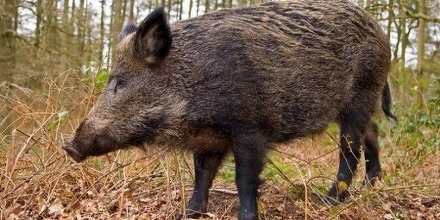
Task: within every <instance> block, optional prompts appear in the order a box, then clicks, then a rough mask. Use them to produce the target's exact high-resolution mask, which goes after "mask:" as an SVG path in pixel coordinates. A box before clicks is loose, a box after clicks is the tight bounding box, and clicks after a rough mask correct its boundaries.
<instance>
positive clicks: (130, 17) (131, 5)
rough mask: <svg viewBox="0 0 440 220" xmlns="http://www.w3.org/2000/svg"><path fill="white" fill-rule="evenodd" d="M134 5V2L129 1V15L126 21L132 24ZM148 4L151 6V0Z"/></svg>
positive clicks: (132, 0)
mask: <svg viewBox="0 0 440 220" xmlns="http://www.w3.org/2000/svg"><path fill="white" fill-rule="evenodd" d="M134 3H135V2H134V0H130V13H129V15H128V20H129V21H130V22H133V21H134V8H135V5H134ZM148 4H150V5H151V0H150V1H149V3H148Z"/></svg>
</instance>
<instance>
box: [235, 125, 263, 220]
mask: <svg viewBox="0 0 440 220" xmlns="http://www.w3.org/2000/svg"><path fill="white" fill-rule="evenodd" d="M267 145H268V143H267V138H266V137H265V136H264V135H263V134H261V133H260V132H258V131H256V130H255V129H252V128H251V129H248V130H246V131H245V132H242V133H240V132H239V133H238V134H237V136H236V137H235V138H234V141H233V153H234V158H235V169H236V180H235V181H236V184H237V189H238V194H239V197H240V216H239V219H240V220H251V219H252V220H254V219H258V208H257V195H258V187H259V185H260V179H259V177H258V176H259V175H260V173H261V171H262V169H263V164H264V161H263V160H264V157H265V153H266V148H267Z"/></svg>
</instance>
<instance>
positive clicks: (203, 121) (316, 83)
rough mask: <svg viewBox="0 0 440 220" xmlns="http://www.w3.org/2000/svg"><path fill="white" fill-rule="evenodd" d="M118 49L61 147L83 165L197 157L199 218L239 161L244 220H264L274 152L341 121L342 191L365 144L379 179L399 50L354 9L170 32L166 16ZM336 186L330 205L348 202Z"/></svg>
mask: <svg viewBox="0 0 440 220" xmlns="http://www.w3.org/2000/svg"><path fill="white" fill-rule="evenodd" d="M120 38H121V42H120V43H119V45H118V47H117V52H116V55H117V59H116V63H115V64H114V66H113V69H112V73H111V77H110V80H109V83H108V85H107V86H106V88H105V90H104V92H103V93H102V94H101V96H100V98H99V100H98V101H97V103H96V105H95V106H94V108H93V109H92V110H91V112H90V113H89V115H88V116H87V117H86V119H85V120H84V122H83V123H82V124H81V126H80V127H79V128H78V129H77V132H76V134H75V137H74V139H73V141H72V142H70V143H67V144H66V145H65V146H64V148H65V149H66V150H67V151H68V153H69V154H70V155H71V156H72V157H73V158H74V159H75V160H77V161H81V160H83V159H85V158H86V157H87V156H90V155H101V154H103V153H106V152H109V151H112V150H116V149H120V148H124V147H128V146H131V145H142V144H145V143H146V144H147V145H148V144H155V145H159V146H161V145H163V146H173V147H178V148H182V149H190V150H194V151H195V169H196V186H195V191H194V194H193V197H192V198H191V200H190V203H189V207H188V210H187V211H186V214H187V215H189V216H196V215H197V213H193V212H192V211H191V210H194V211H198V212H200V211H202V212H205V211H206V206H207V198H208V188H209V187H210V185H211V183H212V178H213V177H214V175H215V172H216V170H217V168H218V166H219V164H220V162H221V160H222V158H223V156H224V154H225V153H226V152H228V151H230V150H232V151H233V153H234V157H235V160H236V169H237V187H238V191H239V194H240V205H241V208H240V218H241V219H255V218H257V206H256V196H257V189H258V183H259V181H258V175H259V173H260V172H261V169H262V166H263V158H264V155H265V152H266V149H267V148H268V147H269V146H271V145H272V144H274V143H281V142H286V141H288V140H292V139H294V138H298V137H305V136H310V135H313V134H318V133H320V132H322V131H323V130H324V129H325V128H326V127H327V125H328V124H329V123H330V122H337V123H338V124H339V125H340V127H341V155H340V156H341V161H340V164H339V172H338V176H337V181H344V182H346V183H347V184H350V183H351V179H352V171H354V170H355V169H356V166H357V161H358V159H359V155H360V148H361V145H363V146H365V156H366V158H367V160H368V162H367V164H366V166H367V180H368V181H371V180H373V179H375V178H378V177H380V164H379V159H378V153H377V128H376V125H375V124H374V122H372V121H371V116H372V114H373V113H374V112H375V110H376V109H377V108H378V107H379V103H380V100H381V99H382V108H383V110H384V111H385V113H386V114H387V115H388V116H392V114H391V112H390V111H389V106H390V103H391V100H390V97H389V96H390V93H389V88H388V84H387V83H386V82H387V71H388V68H389V60H390V49H389V45H388V42H387V39H386V36H385V35H384V33H383V32H382V31H381V29H380V27H379V25H378V24H377V23H376V22H375V21H374V19H373V18H372V17H371V16H370V15H368V14H367V13H366V12H365V11H363V10H362V9H360V8H358V7H357V6H354V5H353V4H352V3H350V2H349V1H343V0H341V1H338V0H335V1H314V0H308V1H290V2H270V3H266V4H262V5H259V6H253V7H248V8H241V9H229V10H220V11H217V12H214V13H210V14H207V15H203V16H200V17H197V18H193V19H188V20H185V21H180V22H176V23H174V24H172V25H171V27H170V28H169V27H168V24H167V23H166V20H165V16H164V12H163V9H158V10H156V11H154V12H153V13H152V14H150V15H149V16H148V17H147V18H146V19H145V20H144V21H143V22H142V23H141V24H140V25H139V27H137V26H134V25H127V26H126V27H125V28H124V30H123V31H122V32H121V36H120ZM349 143H350V144H349ZM343 157H345V159H344V158H343ZM335 186H336V185H334V186H333V187H332V189H331V190H330V193H329V197H330V199H329V201H330V202H335V201H337V200H339V201H340V200H343V198H344V197H345V195H346V192H339V191H338V189H337V187H335Z"/></svg>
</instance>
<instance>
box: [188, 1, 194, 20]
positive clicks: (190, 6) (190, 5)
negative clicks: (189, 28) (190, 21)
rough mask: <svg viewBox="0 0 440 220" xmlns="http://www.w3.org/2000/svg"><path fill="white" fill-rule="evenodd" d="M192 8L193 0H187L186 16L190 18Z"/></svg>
mask: <svg viewBox="0 0 440 220" xmlns="http://www.w3.org/2000/svg"><path fill="white" fill-rule="evenodd" d="M192 8H193V0H189V9H188V18H191V11H192Z"/></svg>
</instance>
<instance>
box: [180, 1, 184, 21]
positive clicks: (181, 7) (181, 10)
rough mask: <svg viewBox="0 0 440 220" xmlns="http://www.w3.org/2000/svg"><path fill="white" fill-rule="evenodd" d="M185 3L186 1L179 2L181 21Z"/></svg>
mask: <svg viewBox="0 0 440 220" xmlns="http://www.w3.org/2000/svg"><path fill="white" fill-rule="evenodd" d="M183 1H184V0H179V20H182V13H183Z"/></svg>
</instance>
